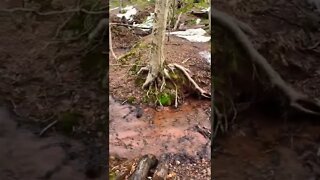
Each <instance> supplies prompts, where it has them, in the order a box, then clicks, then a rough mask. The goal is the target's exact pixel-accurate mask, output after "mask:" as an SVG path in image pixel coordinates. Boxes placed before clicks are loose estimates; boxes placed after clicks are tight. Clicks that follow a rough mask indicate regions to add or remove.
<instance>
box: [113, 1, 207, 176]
mask: <svg viewBox="0 0 320 180" xmlns="http://www.w3.org/2000/svg"><path fill="white" fill-rule="evenodd" d="M149 12H153V8H152V7H146V8H142V9H141V8H140V9H139V8H138V14H137V16H136V19H134V21H137V22H140V23H141V22H143V20H145V19H146V18H147V16H148V15H149ZM115 13H118V11H117V10H115V11H111V13H110V19H111V23H112V22H117V21H119V19H117V17H115ZM195 19H196V17H192V16H186V15H182V17H181V21H182V22H185V24H186V26H185V28H187V29H188V28H196V27H197V25H196V24H195V23H193V24H188V23H186V22H187V21H189V22H191V21H193V22H194V21H195ZM203 23H205V21H203ZM200 25H203V24H201V23H200ZM111 32H112V48H113V50H114V52H115V54H116V56H117V57H121V56H122V55H124V54H126V53H128V52H130V51H132V47H134V45H136V44H137V43H141V42H143V43H148V42H151V36H150V35H149V34H148V33H143V32H142V31H141V30H139V29H135V28H128V27H125V26H112V28H111ZM208 36H209V35H208ZM166 39H167V38H166ZM210 49H211V46H210V42H204V43H203V42H202V43H200V42H197V43H196V42H189V41H188V40H185V39H182V38H179V37H176V36H174V35H171V36H170V37H169V41H167V40H166V42H165V53H164V54H165V58H166V62H167V63H178V64H180V65H183V66H184V67H186V68H188V69H190V70H191V72H192V77H193V78H194V79H195V81H196V82H197V83H198V84H199V86H200V87H202V88H203V89H205V90H206V91H208V92H210V91H211V70H210V69H211V68H210V66H211V65H210V64H209V63H208V62H207V61H206V59H205V58H203V57H202V56H201V55H200V54H199V52H203V51H206V52H209V53H210V51H211V50H210ZM137 51H138V52H137V54H139V58H134V57H129V58H127V59H126V60H125V63H123V62H119V61H117V60H116V59H115V58H114V57H113V56H112V55H111V54H109V65H110V68H109V92H110V98H109V99H110V101H109V102H110V104H109V110H110V115H109V123H110V124H109V127H110V128H109V134H110V138H109V152H110V155H111V156H110V161H109V165H110V167H109V169H110V170H111V171H113V172H118V173H119V171H120V169H122V168H123V166H125V164H128V163H129V164H130V162H131V164H133V163H134V162H136V160H137V159H136V158H139V157H141V156H142V155H145V154H154V155H155V156H156V157H157V158H158V159H159V160H160V161H166V162H167V163H168V164H169V174H170V175H171V177H172V178H171V179H174V178H179V179H185V178H187V179H210V177H211V161H210V144H209V139H208V137H206V136H205V135H203V134H201V132H200V131H198V130H197V127H201V128H204V129H211V128H210V113H211V102H210V100H205V99H198V98H194V97H191V96H189V97H186V98H185V99H184V102H183V104H182V105H180V106H179V107H178V108H173V107H163V108H158V107H155V103H154V102H145V101H144V96H145V95H146V92H147V90H143V89H142V86H141V85H142V83H140V84H138V83H137V82H136V81H137V80H136V79H137V75H136V74H135V73H134V72H137V70H139V68H141V67H142V66H145V65H147V64H148V62H149V58H148V54H149V52H148V51H147V50H146V49H143V48H140V49H139V48H138V50H137ZM137 65H138V66H137ZM137 109H142V112H143V114H142V116H141V117H140V118H137V116H136V115H137V113H139V112H138V111H137ZM121 159H122V160H121ZM169 179H170V178H169Z"/></svg>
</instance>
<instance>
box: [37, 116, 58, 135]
mask: <svg viewBox="0 0 320 180" xmlns="http://www.w3.org/2000/svg"><path fill="white" fill-rule="evenodd" d="M57 122H58V120H54V121H53V122H51V123H50V124H48V125H47V126H46V127H45V128H43V129H42V131H41V132H40V133H39V136H42V135H43V134H44V133H45V132H46V131H47V130H48V129H50V128H51V127H53V126H54V125H55V124H57Z"/></svg>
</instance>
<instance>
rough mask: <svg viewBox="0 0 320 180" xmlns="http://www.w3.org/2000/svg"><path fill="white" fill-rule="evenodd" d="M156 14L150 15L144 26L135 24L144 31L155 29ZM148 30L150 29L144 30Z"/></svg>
mask: <svg viewBox="0 0 320 180" xmlns="http://www.w3.org/2000/svg"><path fill="white" fill-rule="evenodd" d="M153 20H154V13H150V16H148V17H147V19H146V20H145V21H144V22H143V23H142V24H133V26H135V27H139V28H141V29H142V30H143V31H148V30H149V29H151V28H152V27H153ZM144 28H148V29H144Z"/></svg>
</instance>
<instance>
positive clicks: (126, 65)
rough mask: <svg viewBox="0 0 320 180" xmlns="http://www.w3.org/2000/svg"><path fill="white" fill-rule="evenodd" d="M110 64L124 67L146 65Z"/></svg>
mask: <svg viewBox="0 0 320 180" xmlns="http://www.w3.org/2000/svg"><path fill="white" fill-rule="evenodd" d="M109 66H124V67H128V66H139V67H143V66H144V65H138V64H109Z"/></svg>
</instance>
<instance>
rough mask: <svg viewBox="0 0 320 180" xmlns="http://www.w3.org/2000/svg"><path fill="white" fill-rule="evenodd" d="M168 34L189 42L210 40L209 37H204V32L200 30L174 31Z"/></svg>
mask: <svg viewBox="0 0 320 180" xmlns="http://www.w3.org/2000/svg"><path fill="white" fill-rule="evenodd" d="M170 34H173V35H176V36H178V37H181V38H184V39H187V40H188V41H191V42H208V41H210V39H211V37H210V36H205V34H206V31H205V30H203V29H202V28H197V29H187V30H186V31H175V32H170Z"/></svg>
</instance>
